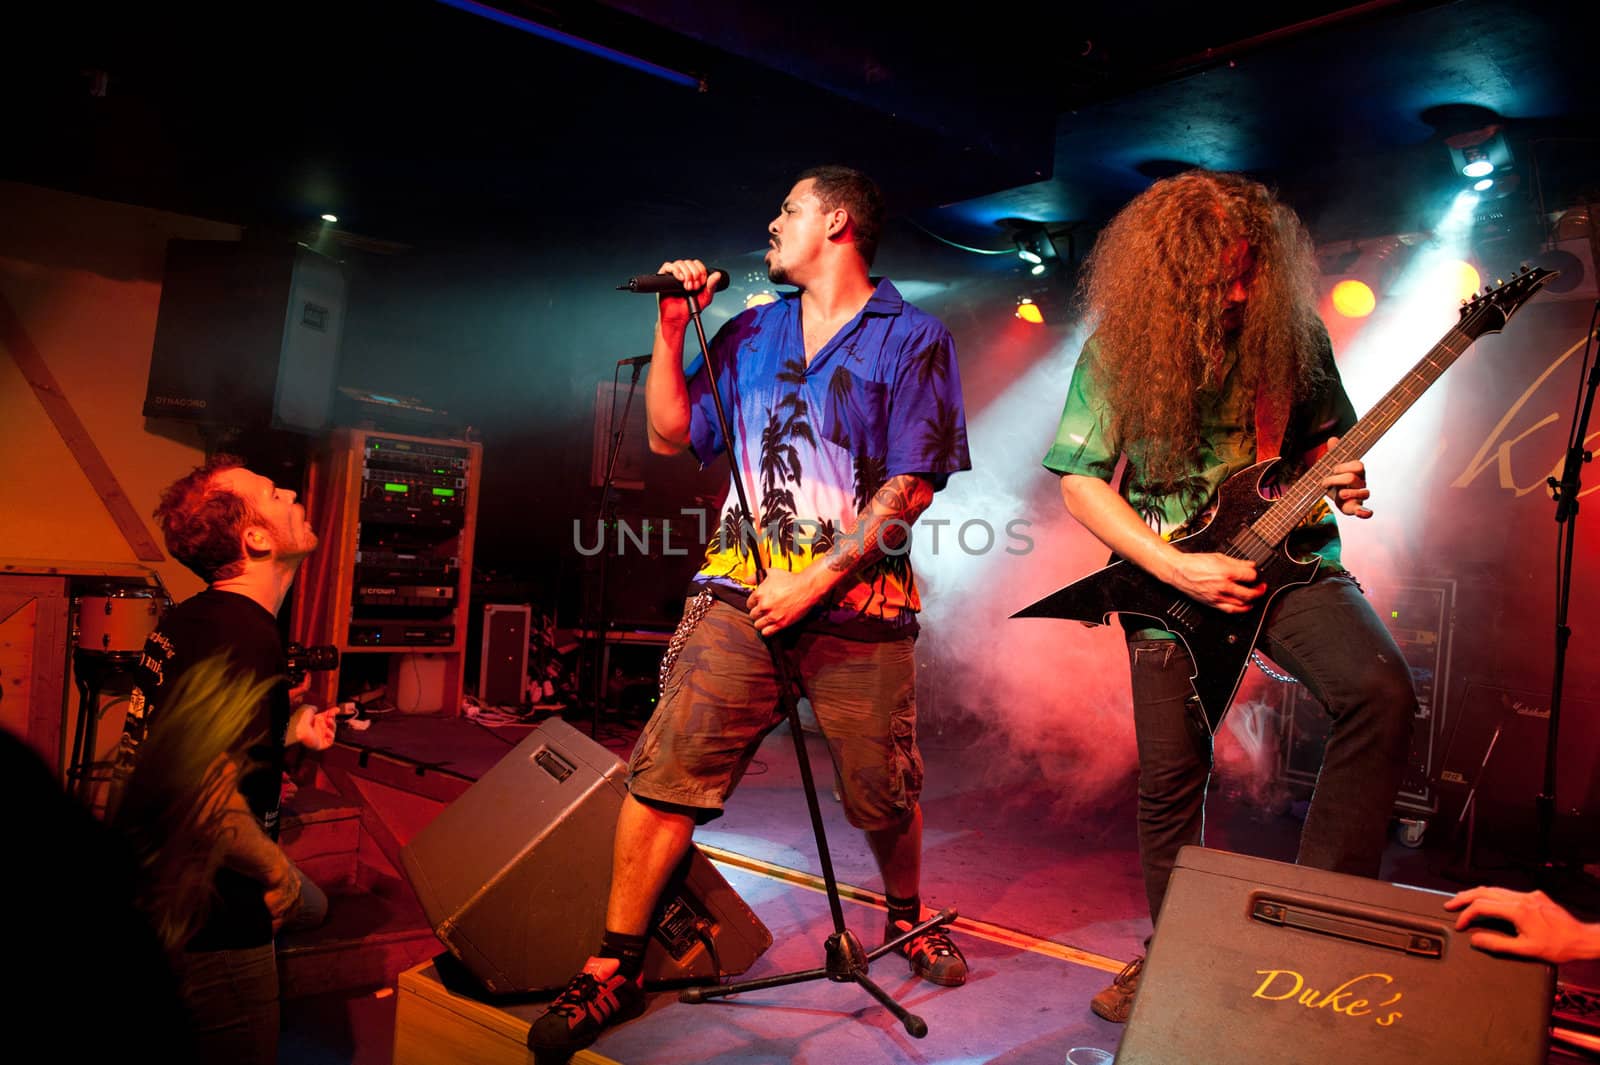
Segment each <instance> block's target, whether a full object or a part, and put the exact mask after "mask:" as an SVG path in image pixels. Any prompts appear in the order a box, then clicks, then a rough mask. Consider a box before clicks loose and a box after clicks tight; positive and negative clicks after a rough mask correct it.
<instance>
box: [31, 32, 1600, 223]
mask: <svg viewBox="0 0 1600 1065" xmlns="http://www.w3.org/2000/svg"><path fill="white" fill-rule="evenodd" d="M153 6H156V5H132V4H126V3H121V4H81V3H71V2H62V3H57V4H56V5H54V6H51V7H49V8H48V9H46V8H44V7H43V6H42V5H41V6H39V7H36V8H34V9H31V11H30V12H29V13H28V14H26V15H14V14H12V15H8V16H7V21H8V23H9V24H10V26H11V28H12V30H13V31H14V32H12V33H8V37H10V39H11V40H12V42H13V44H14V45H15V44H18V43H22V42H27V46H26V48H25V49H23V50H22V54H20V55H17V56H15V58H14V59H13V60H11V61H8V64H7V67H6V69H5V71H4V72H3V74H0V77H3V78H4V80H5V84H6V88H7V92H6V100H7V111H8V120H7V127H8V132H7V134H6V141H7V144H6V150H5V152H4V153H3V157H4V159H5V162H4V163H3V164H0V176H4V177H7V178H11V179H14V180H20V181H26V182H30V183H35V184H41V185H47V186H52V187H57V188H62V189H67V190H71V191H76V192H82V193H86V194H90V195H95V196H100V197H104V198H108V199H114V200H122V201H127V202H133V203H140V204H146V205H150V206H156V207H162V208H167V209H171V210H177V211H182V212H186V213H192V214H197V215H201V216H205V217H211V218H216V219H220V220H225V221H234V222H240V223H245V224H253V225H261V226H269V225H270V226H280V225H284V226H294V225H300V224H303V223H304V222H305V221H306V220H309V219H311V218H314V217H315V216H316V215H317V214H319V213H321V212H322V211H325V210H331V211H334V212H336V213H338V214H339V215H340V216H341V222H340V226H341V228H345V229H348V230H350V231H352V232H354V233H357V234H361V235H363V236H365V237H369V238H373V239H375V240H378V241H394V242H398V243H401V244H416V243H421V242H427V241H434V240H438V241H445V240H476V239H490V238H504V239H508V240H516V241H526V240H529V239H540V238H549V239H556V238H562V239H565V238H566V237H570V236H572V235H574V234H578V235H586V236H588V237H590V238H591V239H592V240H593V241H595V242H598V243H606V242H614V243H618V244H621V243H623V242H626V241H629V240H631V239H634V238H635V237H636V236H637V235H640V234H644V233H673V232H684V231H695V230H696V229H697V228H704V229H706V230H707V231H716V232H719V233H732V232H739V233H741V234H752V233H753V232H759V226H760V225H761V224H762V223H764V222H765V220H766V219H767V217H768V215H769V214H770V212H771V211H772V210H773V208H774V207H775V206H776V203H777V200H778V199H779V198H780V195H781V193H782V192H783V191H784V190H785V188H786V186H787V181H788V178H789V177H790V176H791V175H792V174H793V173H794V172H795V171H796V170H798V169H800V168H802V167H804V166H806V165H810V164H812V163H814V162H818V161H826V160H837V161H844V162H850V163H853V164H856V165H859V166H861V167H863V168H865V169H867V170H869V171H870V172H872V173H874V174H875V175H877V176H878V177H879V179H880V181H881V182H882V183H883V184H884V186H885V189H886V191H887V192H888V194H889V196H890V200H891V204H892V206H894V207H896V208H897V209H898V212H899V213H900V214H902V215H906V216H909V217H911V218H912V219H913V220H915V221H916V222H917V223H918V224H920V225H922V226H924V227H926V228H928V229H930V230H932V231H935V232H938V233H940V234H941V235H942V236H945V237H947V238H949V239H954V240H958V241H961V242H965V243H968V244H972V245H976V246H981V247H985V248H998V247H1002V246H1004V244H1005V239H1004V229H1005V227H1004V225H1002V224H999V223H1000V220H1002V219H1005V218H1011V217H1020V218H1027V219H1032V220H1035V221H1038V222H1044V223H1049V224H1051V225H1053V226H1057V227H1065V226H1068V225H1070V224H1082V225H1085V226H1088V227H1092V226H1094V225H1095V224H1096V223H1097V222H1099V221H1101V220H1103V219H1104V218H1105V217H1106V216H1107V215H1108V214H1109V213H1110V212H1111V211H1114V210H1115V209H1116V207H1117V206H1118V205H1119V204H1121V203H1122V202H1125V201H1126V200H1127V199H1128V198H1129V197H1130V196H1132V195H1133V194H1134V193H1136V192H1137V191H1138V190H1139V188H1141V187H1142V185H1143V184H1144V183H1146V182H1147V181H1148V180H1149V179H1150V178H1151V177H1152V176H1160V175H1161V174H1163V173H1167V172H1170V171H1171V170H1172V169H1174V168H1176V167H1178V166H1183V165H1195V164H1198V165H1205V166H1212V167H1219V168H1230V169H1244V170H1248V171H1251V172H1253V173H1256V174H1258V175H1261V176H1263V177H1266V178H1268V179H1270V180H1271V181H1273V182H1275V183H1276V184H1278V185H1279V186H1280V187H1281V188H1282V189H1283V190H1284V192H1285V194H1286V196H1288V198H1289V199H1290V200H1291V202H1293V203H1295V204H1296V205H1297V206H1299V207H1300V208H1301V210H1302V213H1303V214H1305V215H1306V217H1307V218H1308V220H1309V221H1311V223H1312V225H1313V229H1314V231H1316V232H1317V234H1318V235H1319V236H1320V237H1327V238H1339V237H1345V236H1357V235H1372V234H1377V233H1389V232H1400V231H1408V230H1413V229H1421V228H1426V227H1427V224H1428V220H1429V218H1430V212H1433V211H1435V210H1436V208H1437V204H1438V201H1439V197H1440V196H1443V195H1448V194H1449V193H1450V192H1451V191H1452V190H1453V189H1454V188H1455V187H1456V186H1457V185H1458V184H1459V179H1458V178H1456V177H1455V175H1454V174H1453V173H1452V171H1451V168H1450V165H1449V159H1448V155H1447V153H1446V150H1445V148H1444V147H1443V145H1442V143H1441V137H1442V136H1443V134H1444V133H1447V132H1450V130H1448V129H1443V130H1441V129H1440V128H1436V127H1435V126H1432V125H1430V124H1429V123H1428V122H1427V121H1425V120H1424V117H1423V116H1424V114H1425V113H1426V114H1428V115H1429V116H1430V117H1431V118H1433V119H1434V121H1435V122H1440V121H1442V120H1441V119H1439V117H1438V116H1439V114H1440V113H1441V112H1439V111H1438V110H1437V109H1439V108H1444V107H1447V106H1448V105H1471V106H1474V107H1478V108H1486V109H1488V111H1489V112H1492V113H1493V114H1494V115H1498V116H1499V117H1500V119H1501V120H1502V121H1503V124H1504V126H1505V128H1506V133H1507V137H1508V139H1509V141H1510V142H1511V144H1512V148H1513V153H1514V157H1515V165H1516V167H1517V176H1518V178H1519V179H1520V182H1521V185H1520V191H1519V193H1518V200H1519V202H1521V203H1523V204H1532V205H1537V204H1539V203H1541V202H1542V203H1543V205H1544V207H1545V209H1546V210H1550V209H1554V208H1556V207H1559V206H1564V205H1567V204H1570V203H1574V202H1578V201H1580V200H1585V199H1600V143H1597V138H1596V132H1597V130H1600V123H1597V121H1596V112H1597V107H1596V89H1595V77H1594V72H1593V67H1594V59H1593V55H1592V46H1591V45H1589V44H1588V43H1586V42H1587V41H1589V40H1592V37H1593V35H1592V29H1591V28H1590V27H1589V25H1588V24H1587V22H1585V21H1583V20H1582V19H1581V18H1580V16H1579V15H1578V14H1576V13H1575V12H1576V11H1578V10H1579V9H1580V8H1581V7H1582V5H1576V4H1564V3H1526V2H1524V3H1511V2H1500V0H1460V2H1457V3H1449V4H1418V3H1384V2H1374V3H1366V4H1360V5H1355V6H1351V5H1348V4H1339V3H1320V4H1276V5H1271V6H1256V5H1249V4H1211V5H1193V4H1181V5H1180V4H1159V3H1151V2H1149V0H1119V2H1117V3H1113V4H1100V5H1079V4H1063V3H1054V4H991V5H976V4H969V5H964V6H962V7H960V8H954V9H951V8H946V9H944V10H945V13H944V14H936V13H935V12H936V11H937V10H938V9H937V8H936V7H935V5H931V4H926V5H901V4H866V3H858V4H841V3H835V2H832V0H820V2H816V3H810V4H805V5H777V4H755V3H744V2H739V3H724V4H716V5H713V4H707V3H686V2H685V3H673V2H659V3H656V2H647V0H634V2H627V0H612V2H610V3H603V4H602V3H578V2H565V0H551V2H549V3H533V2H525V0H500V2H499V3H498V5H497V9H498V10H499V11H500V12H502V13H506V14H510V15H512V16H515V17H518V18H521V19H524V20H527V21H528V22H530V23H535V24H537V25H539V26H542V27H546V28H549V29H556V30H560V31H562V32H565V33H567V34H570V35H571V36H572V37H574V38H577V39H580V40H583V41H588V42H593V43H598V44H601V45H604V46H606V47H609V48H611V49H614V50H615V51H617V52H619V53H623V54H626V55H629V56H634V57H638V58H642V59H645V60H647V61H649V62H652V63H654V64H657V65H658V66H660V67H663V68H667V69H670V70H674V71H679V72H684V73H687V74H689V75H691V77H692V79H693V80H695V81H697V82H698V83H699V84H698V86H697V87H688V86H683V85H678V84H674V83H672V82H670V81H668V80H665V79H663V78H660V77H656V76H653V75H651V74H647V73H641V72H638V71H636V70H633V69H629V68H627V67H625V66H623V65H620V64H618V63H616V62H612V61H608V60H607V59H603V58H598V57H596V56H594V55H591V54H587V53H585V52H583V51H580V50H578V49H577V48H574V47H570V46H569V45H566V44H562V43H557V42H555V41H552V40H549V39H546V38H544V37H541V36H538V35H536V34H534V33H532V32H521V31H519V29H517V28H514V27H513V26H511V25H507V24H505V23H504V22H502V21H494V20H493V19H491V18H490V17H488V15H489V11H488V10H487V9H482V8H478V9H477V10H472V9H473V8H474V7H476V5H473V4H472V3H470V2H469V0H461V2H460V3H456V2H454V0H452V2H450V3H446V2H441V0H386V2H376V0H322V2H318V3H311V2H307V0H282V2H279V3H275V4H272V5H250V6H237V5H218V4H209V5H204V6H201V5H183V4H166V5H159V11H155V12H152V10H151V8H152V7H153ZM1430 109H1434V110H1430ZM1471 117H1472V116H1470V115H1468V116H1467V119H1465V120H1463V122H1465V123H1466V124H1470V121H1469V120H1470V119H1471ZM750 243H751V245H752V246H754V245H755V244H757V243H759V241H758V240H751V241H750Z"/></svg>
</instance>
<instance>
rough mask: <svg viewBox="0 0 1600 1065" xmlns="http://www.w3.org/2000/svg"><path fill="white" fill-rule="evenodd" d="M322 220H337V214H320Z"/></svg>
mask: <svg viewBox="0 0 1600 1065" xmlns="http://www.w3.org/2000/svg"><path fill="white" fill-rule="evenodd" d="M322 220H323V221H324V222H337V221H338V220H339V216H338V215H336V214H325V215H323V216H322Z"/></svg>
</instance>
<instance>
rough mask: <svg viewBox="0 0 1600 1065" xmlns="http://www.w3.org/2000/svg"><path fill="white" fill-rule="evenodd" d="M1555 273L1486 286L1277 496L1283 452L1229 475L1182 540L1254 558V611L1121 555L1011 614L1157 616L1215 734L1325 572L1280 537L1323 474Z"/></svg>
mask: <svg viewBox="0 0 1600 1065" xmlns="http://www.w3.org/2000/svg"><path fill="white" fill-rule="evenodd" d="M1555 276H1556V274H1555V272H1553V271H1550V270H1542V269H1539V270H1530V269H1528V268H1527V267H1524V268H1523V270H1522V272H1521V273H1519V274H1517V275H1516V276H1515V277H1513V278H1512V279H1511V280H1510V281H1508V282H1506V283H1505V284H1503V285H1501V286H1500V287H1499V288H1495V289H1486V290H1485V291H1484V292H1483V294H1482V295H1479V296H1475V297H1473V298H1472V299H1471V300H1469V301H1467V302H1466V303H1465V304H1464V305H1463V306H1462V308H1461V320H1460V322H1458V323H1457V324H1456V326H1455V327H1454V328H1453V329H1451V330H1450V332H1448V333H1446V334H1445V336H1444V339H1443V340H1441V341H1439V343H1438V344H1436V345H1434V347H1433V350H1431V351H1429V352H1428V354H1427V355H1425V356H1423V359H1422V361H1421V362H1419V363H1417V364H1416V365H1415V366H1413V367H1412V368H1411V372H1410V373H1408V374H1406V375H1405V377H1403V378H1402V379H1401V380H1400V383H1399V384H1397V385H1395V386H1394V387H1393V388H1391V389H1390V390H1389V393H1388V394H1387V395H1386V396H1384V397H1383V399H1382V400H1380V401H1379V402H1378V404H1377V405H1376V406H1374V407H1373V408H1372V409H1371V410H1370V411H1368V412H1367V414H1366V416H1365V417H1364V418H1362V419H1361V420H1360V421H1358V422H1357V423H1356V424H1355V426H1354V427H1353V428H1352V429H1351V430H1350V431H1349V432H1348V433H1346V434H1345V435H1344V437H1343V438H1342V439H1341V440H1340V441H1339V443H1338V444H1337V445H1336V446H1335V447H1332V448H1330V449H1329V450H1328V451H1327V452H1326V453H1325V454H1324V455H1323V456H1322V457H1321V458H1320V459H1318V460H1317V461H1316V462H1315V463H1314V464H1313V465H1312V466H1311V468H1310V469H1308V470H1307V471H1306V472H1305V474H1304V475H1302V476H1301V477H1300V478H1299V479H1298V480H1296V481H1295V482H1294V483H1293V484H1292V485H1289V486H1288V487H1286V488H1284V489H1283V490H1282V492H1281V493H1279V494H1278V495H1277V496H1276V498H1273V499H1268V498H1267V497H1265V496H1263V495H1262V493H1261V488H1262V485H1263V484H1270V483H1272V477H1271V474H1272V470H1273V467H1275V466H1276V465H1277V464H1278V460H1277V459H1269V460H1267V461H1265V462H1258V463H1256V464H1255V465H1254V466H1251V467H1250V468H1248V469H1244V470H1240V471H1239V472H1238V473H1236V474H1234V475H1233V476H1232V477H1229V478H1228V479H1227V480H1226V481H1224V482H1223V484H1222V487H1221V488H1219V489H1218V491H1217V507H1216V511H1215V513H1214V514H1213V516H1212V518H1211V520H1210V522H1208V523H1207V524H1206V526H1205V527H1204V528H1202V529H1200V530H1199V531H1197V532H1195V533H1194V534H1193V535H1190V536H1185V537H1183V538H1181V539H1178V540H1174V541H1173V546H1174V547H1176V548H1178V549H1179V550H1180V551H1187V552H1189V553H1191V554H1193V553H1204V552H1216V553H1217V554H1222V555H1229V556H1231V557H1233V558H1242V559H1248V560H1250V561H1251V562H1254V563H1255V565H1256V578H1257V581H1258V582H1259V583H1263V584H1265V585H1266V586H1267V589H1266V592H1265V593H1264V594H1263V595H1261V596H1260V597H1259V598H1257V599H1256V600H1255V605H1254V606H1252V607H1251V609H1250V610H1248V611H1247V612H1245V613H1242V614H1227V613H1224V612H1222V611H1220V610H1217V609H1215V608H1213V607H1209V606H1206V605H1205V604H1203V603H1200V602H1198V601H1196V600H1194V599H1190V598H1189V597H1188V596H1186V595H1184V594H1183V593H1182V592H1180V591H1178V590H1177V589H1176V588H1174V587H1172V586H1171V585H1170V584H1167V583H1165V582H1163V581H1160V580H1157V579H1156V578H1155V577H1152V576H1151V575H1150V574H1149V573H1146V572H1145V571H1144V570H1142V569H1140V568H1139V567H1138V566H1135V565H1133V564H1132V563H1131V562H1127V561H1122V560H1118V561H1115V562H1113V563H1111V564H1110V565H1109V566H1106V567H1105V568H1104V569H1101V570H1097V571H1095V572H1094V573H1091V574H1089V575H1088V576H1087V577H1084V578H1083V579H1082V580H1079V581H1074V582H1073V583H1072V584H1069V585H1067V586H1066V587H1065V588H1063V589H1061V590H1060V591H1058V592H1056V593H1054V594H1052V595H1047V596H1045V597H1044V598H1043V599H1041V600H1039V601H1038V602H1036V603H1034V604H1032V605H1030V606H1027V607H1024V608H1023V609H1021V610H1019V611H1017V612H1016V613H1015V614H1013V615H1011V616H1012V617H1015V618H1068V619H1070V620H1073V621H1081V622H1086V623H1090V624H1096V625H1103V624H1106V623H1107V622H1109V620H1110V615H1112V614H1115V613H1122V614H1136V615H1139V616H1140V617H1147V618H1150V619H1151V620H1152V621H1154V622H1155V624H1156V625H1157V626H1159V627H1161V628H1164V629H1167V630H1169V631H1171V632H1172V633H1174V634H1175V635H1176V636H1177V637H1178V638H1179V639H1180V640H1182V641H1183V642H1184V644H1185V645H1186V646H1187V647H1188V649H1189V653H1190V656H1191V657H1192V658H1193V660H1194V664H1195V674H1194V678H1193V682H1194V690H1195V695H1196V696H1197V697H1198V698H1199V700H1200V706H1201V709H1202V710H1204V712H1205V716H1206V721H1207V723H1208V724H1209V725H1210V727H1211V730H1212V731H1213V732H1215V731H1216V729H1217V727H1218V726H1219V725H1221V724H1222V717H1223V715H1224V714H1225V713H1227V710H1228V704H1229V703H1231V702H1232V701H1233V696H1234V693H1236V692H1237V691H1238V690H1239V682H1240V681H1241V680H1242V679H1243V678H1244V670H1245V666H1246V665H1247V664H1248V662H1249V656H1250V651H1251V649H1252V648H1253V647H1254V646H1255V643H1256V638H1257V637H1259V636H1260V635H1261V626H1262V624H1263V622H1264V621H1265V619H1266V613H1267V608H1268V607H1269V606H1270V605H1271V603H1272V600H1273V599H1274V598H1276V597H1277V596H1278V594H1279V593H1281V592H1282V591H1283V590H1284V589H1285V588H1292V587H1294V586H1295V585H1297V584H1307V583H1310V581H1311V578H1312V576H1313V575H1314V574H1315V573H1316V571H1317V563H1316V561H1315V560H1313V561H1310V562H1301V561H1299V560H1298V559H1295V558H1293V557H1291V556H1290V555H1289V554H1288V552H1287V551H1284V550H1282V549H1281V548H1280V545H1281V544H1282V543H1283V542H1284V540H1285V539H1287V537H1288V535H1289V532H1290V530H1292V529H1293V528H1295V526H1296V525H1298V524H1299V523H1300V520H1301V518H1303V517H1304V516H1305V515H1306V513H1307V512H1309V511H1310V510H1311V508H1312V507H1313V506H1315V505H1316V503H1317V501H1318V500H1320V499H1321V498H1322V497H1323V495H1324V493H1325V492H1326V491H1327V489H1326V488H1324V487H1323V483H1322V482H1323V479H1324V478H1325V477H1326V476H1327V475H1328V471H1329V470H1331V469H1332V468H1333V467H1334V466H1337V465H1338V464H1339V463H1341V462H1349V461H1350V460H1351V459H1357V458H1360V457H1361V456H1362V455H1364V454H1366V452H1367V450H1368V449H1369V448H1371V447H1372V445H1373V444H1375V443H1377V442H1378V440H1379V439H1380V438H1381V437H1382V436H1383V434H1384V433H1386V432H1388V431H1389V428H1390V426H1392V425H1394V423H1395V422H1397V421H1399V420H1400V416H1401V415H1402V414H1404V413H1405V412H1406V411H1407V410H1408V409H1410V407H1411V405H1412V404H1413V403H1415V402H1416V401H1417V399H1418V397H1420V396H1421V395H1422V393H1424V392H1426V391H1427V390H1428V388H1429V387H1431V386H1432V385H1433V383H1434V382H1435V381H1437V380H1438V379H1439V377H1440V375H1441V374H1443V373H1444V371H1445V370H1446V369H1447V368H1449V366H1450V364H1451V363H1453V362H1455V360H1456V357H1457V356H1459V355H1460V354H1461V353H1462V352H1463V351H1465V350H1467V348H1468V346H1470V345H1471V344H1472V342H1473V341H1474V340H1477V339H1478V338H1479V337H1481V336H1483V335H1484V334H1485V333H1496V332H1499V331H1500V330H1501V329H1502V328H1504V326H1505V324H1506V322H1508V321H1510V319H1511V316H1512V315H1513V314H1514V313H1516V311H1517V310H1518V309H1519V308H1520V307H1521V306H1522V305H1523V304H1524V303H1526V302H1527V301H1528V299H1529V297H1531V296H1532V295H1533V294H1534V293H1535V292H1537V291H1538V290H1539V289H1540V287H1541V286H1543V285H1544V284H1545V283H1546V282H1548V281H1550V279H1551V278H1553V277H1555Z"/></svg>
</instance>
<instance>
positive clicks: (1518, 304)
mask: <svg viewBox="0 0 1600 1065" xmlns="http://www.w3.org/2000/svg"><path fill="white" fill-rule="evenodd" d="M1560 276H1561V271H1559V270H1546V269H1545V268H1544V267H1542V266H1541V267H1529V266H1524V267H1523V268H1522V269H1521V270H1519V271H1517V272H1516V273H1515V274H1513V275H1512V276H1511V280H1510V281H1502V282H1499V283H1498V284H1497V286H1485V287H1484V290H1483V291H1482V292H1480V293H1479V294H1478V295H1476V296H1473V297H1472V298H1471V299H1469V300H1462V301H1461V329H1462V331H1463V332H1466V333H1469V334H1471V335H1472V336H1473V337H1480V336H1482V335H1483V334H1485V333H1495V332H1498V331H1500V330H1501V329H1504V328H1505V324H1506V323H1507V322H1509V321H1510V320H1511V316H1512V315H1513V314H1516V313H1517V311H1519V310H1520V309H1521V308H1522V305H1523V304H1524V303H1527V302H1528V300H1530V299H1532V298H1533V294H1534V293H1535V292H1538V291H1539V290H1540V289H1541V288H1543V287H1544V286H1545V285H1546V284H1548V283H1549V282H1551V281H1553V280H1554V279H1555V278H1557V277H1560Z"/></svg>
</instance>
